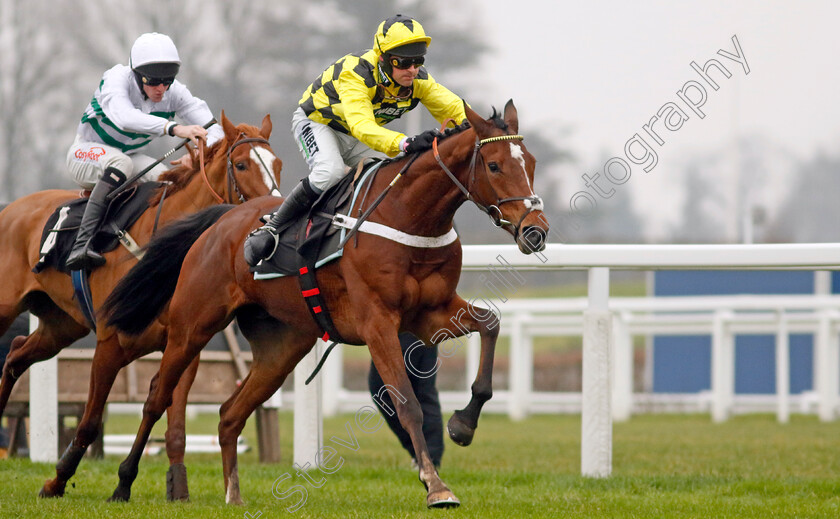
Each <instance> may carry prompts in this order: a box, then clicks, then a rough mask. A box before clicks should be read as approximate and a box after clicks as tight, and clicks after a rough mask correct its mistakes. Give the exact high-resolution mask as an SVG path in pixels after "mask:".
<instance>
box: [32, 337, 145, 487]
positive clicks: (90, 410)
mask: <svg viewBox="0 0 840 519" xmlns="http://www.w3.org/2000/svg"><path fill="white" fill-rule="evenodd" d="M131 360H132V359H130V358H125V355H124V350H123V349H122V348H121V347H120V345H119V342H118V341H117V338H116V336H112V337H111V339H109V340H106V341H101V342H99V343H98V344H97V345H96V352H95V353H94V356H93V365H92V366H91V373H90V389H89V390H88V400H87V403H86V404H85V412H84V415H83V416H82V419H81V421H80V422H79V425H78V427H76V436H75V438H73V441H72V442H70V445H68V446H67V450H65V451H64V454H62V455H61V459H60V460H58V463H57V464H56V466H55V479H50V480H47V481H46V482H45V483H44V486H43V488H41V492H40V493H39V494H38V496H39V497H61V496H63V495H64V487H65V486H66V485H67V481H69V480H70V478H71V477H72V476H73V474H75V473H76V468H77V467H78V466H79V462H80V461H81V460H82V456H84V454H85V451H86V450H87V448H88V446H89V445H90V444H91V443H93V442H94V440H96V437H97V436H99V433H100V432H101V430H102V413H103V410H104V409H105V403H106V401H107V400H108V394H109V393H110V392H111V387H113V385H114V380H115V379H116V377H117V373H119V371H120V369H122V367H123V366H125V365H126V364H128V363H129V362H130V361H131Z"/></svg>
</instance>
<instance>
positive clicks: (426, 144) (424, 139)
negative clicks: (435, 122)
mask: <svg viewBox="0 0 840 519" xmlns="http://www.w3.org/2000/svg"><path fill="white" fill-rule="evenodd" d="M438 136H440V132H438V131H437V130H426V131H425V132H423V133H418V134H417V135H415V136H414V137H408V138H406V139H403V141H402V142H401V143H400V149H401V150H403V151H404V152H405V153H417V152H420V151H425V150H428V149H429V148H431V147H432V142H434V140H435V137H438Z"/></svg>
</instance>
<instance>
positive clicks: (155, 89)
mask: <svg viewBox="0 0 840 519" xmlns="http://www.w3.org/2000/svg"><path fill="white" fill-rule="evenodd" d="M167 88H169V85H165V84H160V85H155V86H149V85H143V92H146V95H147V96H149V99H150V100H151V101H152V102H153V103H160V102H161V101H162V100H163V94H165V93H166V89H167Z"/></svg>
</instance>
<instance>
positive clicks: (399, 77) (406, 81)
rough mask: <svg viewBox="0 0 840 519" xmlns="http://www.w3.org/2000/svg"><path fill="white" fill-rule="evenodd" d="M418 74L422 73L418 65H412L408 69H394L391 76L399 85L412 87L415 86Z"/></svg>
mask: <svg viewBox="0 0 840 519" xmlns="http://www.w3.org/2000/svg"><path fill="white" fill-rule="evenodd" d="M418 72H420V67H418V66H417V65H411V66H410V67H408V68H397V67H394V68H393V70H392V71H391V76H392V77H393V78H394V81H396V83H397V84H398V85H400V86H404V87H411V86H412V85H413V84H414V78H416V77H417V73H418Z"/></svg>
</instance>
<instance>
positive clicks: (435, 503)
mask: <svg viewBox="0 0 840 519" xmlns="http://www.w3.org/2000/svg"><path fill="white" fill-rule="evenodd" d="M460 505H461V502H460V501H459V500H458V498H457V497H455V494H453V493H452V491H451V490H441V491H440V492H435V493H433V494H429V495H428V496H426V506H427V507H429V508H456V507H458V506H460Z"/></svg>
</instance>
